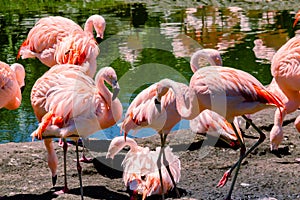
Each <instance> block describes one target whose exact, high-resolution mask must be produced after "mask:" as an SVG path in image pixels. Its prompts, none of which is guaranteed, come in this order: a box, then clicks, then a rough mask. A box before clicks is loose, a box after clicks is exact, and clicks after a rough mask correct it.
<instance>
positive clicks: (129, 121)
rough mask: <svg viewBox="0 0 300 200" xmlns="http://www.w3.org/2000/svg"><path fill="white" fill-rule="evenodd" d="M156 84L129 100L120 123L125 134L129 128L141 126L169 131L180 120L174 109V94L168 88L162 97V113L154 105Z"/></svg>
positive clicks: (133, 128) (134, 128)
mask: <svg viewBox="0 0 300 200" xmlns="http://www.w3.org/2000/svg"><path fill="white" fill-rule="evenodd" d="M155 97H156V84H153V85H151V86H149V87H148V88H146V89H145V90H143V91H142V92H140V93H139V94H138V95H137V96H136V97H135V99H134V100H133V101H132V102H131V104H130V106H129V107H128V109H127V112H126V114H125V118H124V121H123V123H122V130H123V131H124V132H125V136H126V135H127V133H128V132H129V131H130V130H137V129H139V128H141V127H149V128H153V129H155V130H157V131H160V130H165V131H169V130H171V129H172V127H173V126H174V125H175V124H176V123H177V122H179V121H180V116H179V114H178V112H177V110H176V105H175V103H176V102H175V95H174V93H173V91H172V90H169V91H168V92H167V94H166V95H164V96H163V97H162V100H161V106H162V111H163V112H162V113H160V112H158V111H157V109H156V107H155V102H154V99H155Z"/></svg>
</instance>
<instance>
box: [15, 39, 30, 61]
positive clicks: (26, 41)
mask: <svg viewBox="0 0 300 200" xmlns="http://www.w3.org/2000/svg"><path fill="white" fill-rule="evenodd" d="M28 44H29V43H28V39H26V40H25V41H24V42H23V43H22V45H21V47H20V49H19V51H18V55H17V60H18V59H20V57H21V50H22V48H23V47H25V46H27V45H28Z"/></svg>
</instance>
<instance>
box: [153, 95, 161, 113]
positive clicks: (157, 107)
mask: <svg viewBox="0 0 300 200" xmlns="http://www.w3.org/2000/svg"><path fill="white" fill-rule="evenodd" d="M154 103H155V107H156V109H157V110H158V112H159V113H160V112H161V106H160V105H161V103H160V101H158V100H157V98H155V99H154Z"/></svg>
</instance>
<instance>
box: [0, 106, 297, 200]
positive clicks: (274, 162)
mask: <svg viewBox="0 0 300 200" xmlns="http://www.w3.org/2000/svg"><path fill="white" fill-rule="evenodd" d="M273 112H274V110H267V111H263V112H260V113H257V114H256V115H254V116H253V117H252V118H253V120H254V122H255V123H256V124H257V126H258V127H260V128H261V129H262V130H263V131H264V132H265V133H266V135H267V139H266V140H265V141H264V143H263V144H262V145H260V146H259V147H258V148H257V149H256V150H255V151H254V152H253V153H252V154H250V155H249V156H248V158H247V159H246V160H245V161H244V162H243V165H242V167H241V170H240V173H239V176H238V179H237V182H236V186H235V188H234V191H233V195H232V198H233V199H273V198H275V199H300V189H299V184H300V179H299V171H300V170H299V168H300V165H299V163H298V162H296V161H295V159H296V158H299V157H300V138H299V133H298V132H297V131H296V129H295V128H294V125H293V120H294V119H295V117H296V116H297V115H298V114H299V113H298V112H296V113H294V114H291V115H288V116H287V118H286V120H285V126H284V132H285V138H284V141H283V143H282V144H281V146H280V151H279V153H278V154H277V155H274V154H273V153H271V152H270V151H269V134H268V132H269V131H270V129H271V127H272V123H273V117H272V114H273ZM245 133H246V134H247V135H250V136H254V137H255V136H257V134H256V133H255V131H254V130H253V129H249V130H247V131H246V132H245ZM256 140H257V139H255V138H246V145H247V147H249V146H251V145H252V144H253V143H254V142H255V141H256ZM168 141H169V144H170V145H171V147H172V148H173V149H174V151H175V152H176V154H177V155H179V157H180V160H181V166H182V171H181V180H180V182H179V184H178V188H179V190H180V193H181V194H182V197H181V199H214V200H215V199H224V197H225V196H226V194H227V192H228V190H229V186H230V183H231V179H230V180H229V181H228V183H227V185H225V186H224V187H223V188H217V187H216V185H217V183H218V181H219V180H220V178H221V177H222V176H223V173H224V172H225V171H226V170H227V169H229V167H230V166H231V165H232V164H233V163H234V162H235V161H236V160H237V159H238V157H239V151H238V150H237V151H236V150H232V149H230V148H224V147H221V146H222V144H220V143H217V144H216V145H214V146H209V145H208V146H206V147H205V148H204V147H203V144H204V143H206V142H207V139H206V138H205V137H203V136H199V135H195V134H192V133H191V132H190V131H189V130H184V131H183V130H181V131H177V132H175V133H172V134H171V135H170V137H168ZM137 142H138V143H139V144H140V145H142V146H149V147H150V148H155V147H156V146H158V145H159V136H158V135H156V136H153V137H151V138H145V139H138V140H137ZM92 143H93V141H91V143H90V144H91V148H90V149H91V151H90V152H89V153H87V155H88V156H94V158H95V159H94V160H93V162H92V163H82V168H83V172H82V173H83V176H82V179H83V186H84V188H83V189H84V196H85V199H115V200H117V199H122V200H124V199H129V194H128V192H127V191H126V187H125V186H124V184H123V182H122V178H121V177H122V172H121V171H120V170H121V166H120V163H121V161H122V159H123V158H124V155H125V153H126V149H125V150H124V151H123V154H122V153H121V154H119V155H118V156H117V157H116V158H115V159H114V160H113V161H112V160H107V159H105V154H106V151H107V147H108V145H109V141H101V142H99V141H98V142H95V144H93V145H92ZM99 144H101V145H100V146H99ZM92 147H94V149H93V148H92ZM80 149H81V148H80ZM56 151H57V154H58V158H59V167H58V180H57V184H56V186H55V187H54V188H52V182H51V174H50V171H49V169H48V166H47V158H46V151H45V149H44V146H43V143H42V142H29V143H7V144H1V145H0V154H1V157H0V185H1V190H0V196H2V198H1V199H30V200H34V199H43V200H44V199H45V200H47V199H80V190H79V181H78V175H77V170H76V162H74V160H73V159H75V158H76V154H75V147H74V146H73V145H71V146H70V147H69V150H68V154H67V156H68V158H67V178H68V186H69V188H70V192H69V193H68V194H63V195H60V196H55V195H53V192H54V191H56V190H59V189H61V188H62V186H63V181H64V178H63V152H62V148H61V147H59V146H58V145H57V143H56ZM109 166H114V167H113V168H111V167H109ZM168 198H169V199H173V198H174V197H173V194H172V192H171V193H170V194H169V196H168ZM149 199H159V197H158V196H155V197H152V198H149Z"/></svg>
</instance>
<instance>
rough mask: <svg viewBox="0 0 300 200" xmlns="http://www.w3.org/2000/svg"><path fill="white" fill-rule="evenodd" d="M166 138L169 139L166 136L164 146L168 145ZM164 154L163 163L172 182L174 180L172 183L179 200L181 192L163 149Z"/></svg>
mask: <svg viewBox="0 0 300 200" xmlns="http://www.w3.org/2000/svg"><path fill="white" fill-rule="evenodd" d="M166 138H167V135H165V138H164V144H165V143H166ZM162 153H163V163H164V165H165V167H166V169H167V171H168V173H169V176H170V178H171V180H172V183H173V185H174V190H175V192H176V196H177V198H179V197H180V194H179V191H178V189H177V187H176V183H175V180H174V177H173V174H172V172H171V170H170V166H169V161H168V160H167V158H166V155H165V150H164V149H163V152H162Z"/></svg>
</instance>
